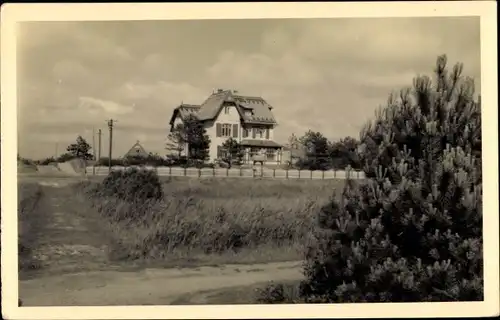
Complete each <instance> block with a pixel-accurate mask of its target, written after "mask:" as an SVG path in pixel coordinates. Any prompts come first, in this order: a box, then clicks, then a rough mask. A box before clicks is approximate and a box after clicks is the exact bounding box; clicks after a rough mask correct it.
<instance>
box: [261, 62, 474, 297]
mask: <svg viewBox="0 0 500 320" xmlns="http://www.w3.org/2000/svg"><path fill="white" fill-rule="evenodd" d="M461 72H462V66H461V65H459V64H457V65H456V66H455V67H454V68H453V70H452V71H451V72H449V71H448V70H447V68H446V57H445V56H441V57H439V58H438V60H437V66H436V70H435V74H436V79H435V82H434V84H433V83H432V82H431V81H430V79H429V78H427V77H418V78H416V79H415V81H414V87H413V90H411V91H410V90H407V91H403V92H401V95H400V99H398V100H396V99H393V98H391V99H389V104H388V106H387V107H386V108H385V109H384V110H382V111H381V112H379V114H378V115H377V118H376V119H375V121H374V122H372V123H370V124H369V125H368V126H367V127H366V128H365V130H364V131H363V132H362V134H361V137H362V139H361V141H362V143H363V146H364V150H363V151H362V152H361V154H360V156H361V159H362V162H363V163H364V165H365V172H366V175H367V177H369V180H368V181H367V182H366V183H364V184H361V185H360V186H359V187H354V186H352V185H350V183H349V182H348V183H347V184H346V186H345V188H344V191H343V194H342V197H341V199H340V201H338V200H334V201H331V202H330V203H328V204H327V205H325V206H324V207H323V208H322V210H320V214H319V216H318V224H317V227H316V228H315V230H314V232H313V237H312V239H311V243H310V244H309V246H308V249H307V251H306V261H305V268H304V273H305V275H306V280H305V281H303V282H302V283H301V285H300V286H299V287H300V297H299V298H298V300H300V301H302V302H312V303H314V302H328V303H339V302H383V301H385V302H423V301H478V300H482V299H483V252H482V178H481V113H480V111H481V110H480V102H476V101H474V99H473V94H474V87H473V82H472V81H471V80H470V79H464V78H463V77H462V75H461ZM411 94H413V99H412V96H411ZM276 292H278V293H281V292H282V290H280V287H279V286H278V287H277V286H275V285H274V286H273V287H270V288H268V289H267V290H266V291H264V292H263V293H262V295H263V297H262V298H261V301H265V302H268V303H282V302H283V300H285V301H289V302H291V301H294V300H297V299H296V298H294V297H291V296H288V297H283V296H282V295H281V294H277V293H276Z"/></svg>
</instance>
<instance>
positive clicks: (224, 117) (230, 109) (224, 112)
mask: <svg viewBox="0 0 500 320" xmlns="http://www.w3.org/2000/svg"><path fill="white" fill-rule="evenodd" d="M217 124H220V125H221V126H222V127H223V129H222V132H223V133H229V134H230V135H229V136H222V137H217ZM235 124H237V125H238V134H237V136H236V137H235V136H233V129H234V125H235ZM224 125H226V126H224ZM224 127H226V129H224ZM205 128H206V130H207V134H208V136H209V137H210V140H211V141H210V151H209V156H210V161H213V160H215V159H217V147H218V146H222V144H223V143H224V142H225V141H226V140H227V139H229V138H230V137H232V138H233V139H236V140H237V141H238V142H239V141H241V123H240V115H239V113H238V110H237V109H236V107H235V106H223V107H222V108H221V111H220V112H219V114H218V116H217V118H216V119H215V121H209V122H207V123H206V125H205ZM227 128H229V130H227ZM227 131H229V132H227Z"/></svg>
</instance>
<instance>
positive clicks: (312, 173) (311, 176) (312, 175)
mask: <svg viewBox="0 0 500 320" xmlns="http://www.w3.org/2000/svg"><path fill="white" fill-rule="evenodd" d="M310 171H311V180H312V178H313V171H312V170H310Z"/></svg>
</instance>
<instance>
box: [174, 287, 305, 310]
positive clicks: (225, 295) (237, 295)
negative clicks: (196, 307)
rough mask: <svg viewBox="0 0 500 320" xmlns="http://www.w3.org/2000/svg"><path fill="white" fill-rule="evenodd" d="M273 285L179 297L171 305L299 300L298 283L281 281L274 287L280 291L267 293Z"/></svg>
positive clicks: (203, 292)
mask: <svg viewBox="0 0 500 320" xmlns="http://www.w3.org/2000/svg"><path fill="white" fill-rule="evenodd" d="M273 284H274V283H256V284H253V285H249V286H237V287H229V288H223V289H218V290H210V291H202V292H197V293H194V294H187V295H183V296H180V297H179V298H177V299H176V300H175V301H173V302H172V303H171V304H172V305H193V304H199V303H198V302H202V303H203V304H208V305H226V304H259V303H263V302H264V301H262V299H263V298H267V297H268V296H269V294H271V295H273V296H275V297H276V298H278V299H279V298H280V297H283V300H284V301H283V303H285V302H286V303H291V301H293V300H294V299H295V298H296V299H297V300H299V293H298V290H299V289H298V288H299V285H300V281H283V282H281V283H280V284H278V285H275V286H277V287H278V288H280V289H278V290H276V289H275V292H273V293H271V292H269V291H270V290H269V287H270V286H272V285H273ZM273 288H274V286H273ZM200 300H201V301H200ZM264 303H265V302H264Z"/></svg>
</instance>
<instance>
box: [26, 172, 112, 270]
mask: <svg viewBox="0 0 500 320" xmlns="http://www.w3.org/2000/svg"><path fill="white" fill-rule="evenodd" d="M73 182H74V181H72V180H52V181H40V182H39V183H40V184H41V185H43V186H44V189H43V194H42V198H41V199H40V201H39V203H38V208H37V210H36V212H35V214H38V215H43V219H40V221H41V222H43V224H42V225H38V226H37V229H38V232H37V240H36V247H35V248H33V258H35V259H36V260H37V261H39V262H40V264H41V270H40V272H48V273H61V272H74V271H78V270H82V269H92V268H95V267H98V266H100V265H104V264H106V263H107V246H106V244H107V243H108V242H109V240H108V237H107V235H106V233H105V232H104V231H103V230H102V228H101V227H100V225H99V222H100V221H99V218H98V217H97V215H96V214H94V213H89V212H85V211H86V210H85V208H84V207H82V206H81V205H80V206H79V203H78V201H77V200H76V199H75V194H74V193H73V192H74V191H73V189H72V188H70V187H69V185H70V184H71V183H73ZM86 214H88V215H87V216H86ZM93 214H94V215H93ZM82 262H84V263H82Z"/></svg>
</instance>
